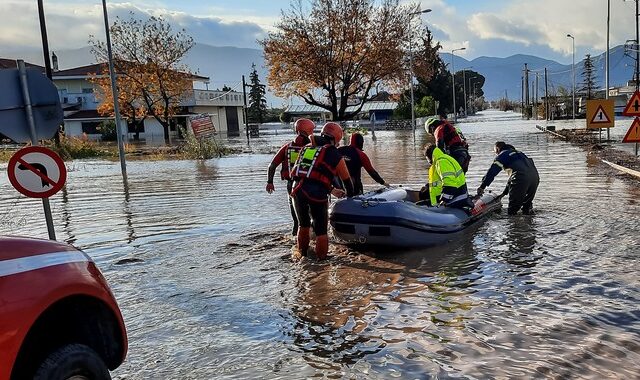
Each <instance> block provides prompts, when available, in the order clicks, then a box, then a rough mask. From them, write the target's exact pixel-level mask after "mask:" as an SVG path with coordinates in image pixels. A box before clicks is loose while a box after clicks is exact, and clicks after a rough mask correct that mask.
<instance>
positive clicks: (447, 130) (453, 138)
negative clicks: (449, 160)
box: [434, 122, 466, 149]
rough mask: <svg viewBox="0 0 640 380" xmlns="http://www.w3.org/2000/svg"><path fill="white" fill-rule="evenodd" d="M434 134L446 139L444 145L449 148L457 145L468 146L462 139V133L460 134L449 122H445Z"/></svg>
mask: <svg viewBox="0 0 640 380" xmlns="http://www.w3.org/2000/svg"><path fill="white" fill-rule="evenodd" d="M434 135H435V136H436V138H441V139H442V140H444V145H445V146H446V148H447V149H451V148H452V147H454V146H457V145H460V146H466V143H465V141H464V140H463V139H462V137H461V136H460V134H458V131H457V129H456V128H455V127H454V126H453V125H451V124H449V123H446V122H445V123H443V124H442V125H440V126H439V127H438V128H437V129H436V131H435V132H434Z"/></svg>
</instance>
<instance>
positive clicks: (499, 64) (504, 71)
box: [0, 43, 635, 107]
mask: <svg viewBox="0 0 640 380" xmlns="http://www.w3.org/2000/svg"><path fill="white" fill-rule="evenodd" d="M55 53H56V55H57V56H58V62H59V67H60V69H67V68H71V67H77V66H83V65H88V64H92V63H95V59H94V57H93V55H92V54H91V51H90V48H89V47H84V48H79V49H68V50H60V51H56V52H55ZM0 56H2V58H21V59H24V60H25V61H27V62H31V63H36V64H42V62H43V59H42V53H40V52H38V51H33V50H31V51H23V52H20V51H13V52H5V53H2V52H0ZM440 56H441V58H442V59H443V60H444V61H445V63H447V64H448V65H449V66H450V65H451V57H452V56H451V54H450V53H440ZM609 59H610V64H611V68H610V81H609V83H610V85H611V86H620V85H624V84H625V83H626V82H627V81H628V80H630V79H631V78H632V76H633V70H634V64H635V60H634V58H633V57H631V56H629V55H628V54H625V48H624V46H622V45H620V46H616V47H615V48H613V49H611V51H610V58H609ZM592 60H593V64H594V68H595V73H596V82H597V84H598V86H599V87H604V77H605V75H604V69H605V67H604V66H605V55H604V53H602V54H600V55H598V56H593V57H592ZM185 63H186V64H187V65H188V66H189V67H190V68H191V69H192V70H194V71H196V72H197V73H198V74H200V75H204V76H208V77H209V78H210V83H209V85H208V88H209V89H216V88H222V87H223V86H224V85H227V86H229V87H231V88H232V89H235V90H237V91H242V75H245V77H246V79H247V81H248V77H249V73H250V72H251V65H252V64H253V63H255V64H256V68H257V70H258V75H259V78H260V79H261V81H262V83H265V82H266V74H267V69H266V67H265V65H264V58H263V55H262V51H261V50H258V49H248V48H237V47H230V46H211V45H206V44H201V43H198V44H195V46H194V47H193V48H192V49H191V50H190V51H189V53H188V56H187V57H186V59H185ZM525 63H527V67H528V69H529V70H531V72H530V74H529V80H530V82H531V87H530V88H533V86H534V83H535V82H534V81H535V76H536V73H538V85H539V92H538V93H539V95H540V96H542V95H543V94H544V84H545V83H544V68H545V67H546V68H547V72H548V83H549V87H553V88H556V89H557V88H558V87H559V86H563V87H565V88H569V89H570V88H571V84H572V80H571V64H569V65H564V64H561V63H558V62H556V61H552V60H547V59H543V58H540V57H536V56H532V55H526V54H517V55H512V56H510V57H506V58H498V57H478V58H475V59H473V60H467V59H465V58H462V57H460V56H457V55H455V56H454V61H453V65H454V68H455V70H456V71H459V70H462V69H471V70H473V71H476V72H479V73H480V74H482V75H484V77H485V78H486V82H485V85H484V87H483V90H484V93H485V98H486V99H487V100H496V99H500V98H503V97H504V96H505V95H506V96H507V97H508V98H509V99H512V100H518V99H520V96H521V86H522V85H521V83H522V82H521V75H522V72H523V69H524V64H525ZM582 68H583V60H582V59H581V60H579V61H576V69H575V72H576V88H577V89H579V88H580V82H581V81H582V75H581V73H582ZM468 81H469V78H467V82H468ZM292 103H302V101H301V100H292ZM267 104H268V106H270V107H280V106H283V105H284V104H287V100H286V99H281V98H278V97H276V96H274V95H273V94H272V93H267Z"/></svg>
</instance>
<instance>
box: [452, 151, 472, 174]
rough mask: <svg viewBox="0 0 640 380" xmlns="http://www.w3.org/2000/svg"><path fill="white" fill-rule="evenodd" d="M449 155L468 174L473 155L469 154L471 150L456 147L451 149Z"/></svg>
mask: <svg viewBox="0 0 640 380" xmlns="http://www.w3.org/2000/svg"><path fill="white" fill-rule="evenodd" d="M449 155H450V156H451V157H453V159H454V160H456V161H458V163H459V164H460V167H461V168H462V171H463V172H465V173H466V172H467V170H469V162H470V161H471V155H470V154H469V150H468V149H467V148H464V147H462V146H456V147H455V148H451V149H450V152H449Z"/></svg>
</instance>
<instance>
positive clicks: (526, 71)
mask: <svg viewBox="0 0 640 380" xmlns="http://www.w3.org/2000/svg"><path fill="white" fill-rule="evenodd" d="M524 85H525V90H524V104H525V107H526V117H527V120H529V118H530V115H529V69H528V68H527V64H526V63H525V64H524Z"/></svg>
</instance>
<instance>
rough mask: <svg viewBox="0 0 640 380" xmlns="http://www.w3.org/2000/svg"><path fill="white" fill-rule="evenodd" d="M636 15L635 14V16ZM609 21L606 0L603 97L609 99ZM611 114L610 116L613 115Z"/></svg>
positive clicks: (609, 15)
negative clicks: (605, 49)
mask: <svg viewBox="0 0 640 380" xmlns="http://www.w3.org/2000/svg"><path fill="white" fill-rule="evenodd" d="M636 13H638V12H636ZM636 17H637V16H636ZM610 23H611V0H607V53H606V55H605V56H604V66H605V69H604V87H605V91H604V98H605V99H609V26H610ZM614 116H615V115H613V116H612V117H614ZM610 129H611V128H607V141H608V140H609V138H610V135H609V130H610Z"/></svg>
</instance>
